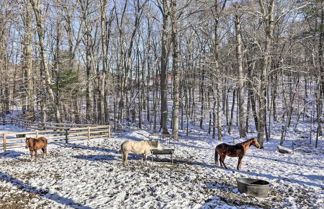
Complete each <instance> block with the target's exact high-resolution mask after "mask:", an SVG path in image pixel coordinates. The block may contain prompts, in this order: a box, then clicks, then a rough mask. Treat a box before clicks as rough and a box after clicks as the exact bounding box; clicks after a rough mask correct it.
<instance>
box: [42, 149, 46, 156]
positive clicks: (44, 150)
mask: <svg viewBox="0 0 324 209" xmlns="http://www.w3.org/2000/svg"><path fill="white" fill-rule="evenodd" d="M42 151H43V158H44V157H45V152H46V148H45V147H43V148H42Z"/></svg>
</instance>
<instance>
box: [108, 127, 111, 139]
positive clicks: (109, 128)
mask: <svg viewBox="0 0 324 209" xmlns="http://www.w3.org/2000/svg"><path fill="white" fill-rule="evenodd" d="M110 136H111V135H110V126H108V138H110Z"/></svg>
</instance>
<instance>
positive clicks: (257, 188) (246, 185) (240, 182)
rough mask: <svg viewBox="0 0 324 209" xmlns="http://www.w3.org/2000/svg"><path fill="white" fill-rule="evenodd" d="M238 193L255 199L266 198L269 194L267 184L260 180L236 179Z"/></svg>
mask: <svg viewBox="0 0 324 209" xmlns="http://www.w3.org/2000/svg"><path fill="white" fill-rule="evenodd" d="M236 181H237V187H238V190H239V192H241V193H247V194H249V195H252V196H255V197H267V196H268V193H269V182H267V181H264V180H260V179H250V178H237V179H236Z"/></svg>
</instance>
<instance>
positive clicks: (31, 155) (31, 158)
mask: <svg viewBox="0 0 324 209" xmlns="http://www.w3.org/2000/svg"><path fill="white" fill-rule="evenodd" d="M29 152H30V161H33V151H32V150H29Z"/></svg>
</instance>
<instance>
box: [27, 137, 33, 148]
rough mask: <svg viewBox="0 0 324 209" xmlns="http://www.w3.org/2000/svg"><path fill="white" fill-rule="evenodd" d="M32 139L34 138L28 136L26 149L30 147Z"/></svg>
mask: <svg viewBox="0 0 324 209" xmlns="http://www.w3.org/2000/svg"><path fill="white" fill-rule="evenodd" d="M31 140H32V138H30V137H26V149H28V147H29V146H30V141H31Z"/></svg>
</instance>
